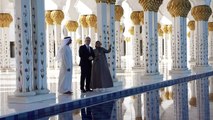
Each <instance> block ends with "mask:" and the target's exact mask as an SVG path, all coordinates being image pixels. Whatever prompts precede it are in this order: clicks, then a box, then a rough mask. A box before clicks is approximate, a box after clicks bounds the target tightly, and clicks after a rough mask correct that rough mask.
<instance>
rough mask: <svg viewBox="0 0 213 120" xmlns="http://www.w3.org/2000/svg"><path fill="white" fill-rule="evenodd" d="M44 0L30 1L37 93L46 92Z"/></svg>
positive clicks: (35, 87) (34, 75)
mask: <svg viewBox="0 0 213 120" xmlns="http://www.w3.org/2000/svg"><path fill="white" fill-rule="evenodd" d="M44 11H45V10H44V1H43V0H36V1H32V2H31V15H32V16H31V17H32V19H31V20H32V45H33V60H34V61H33V77H34V90H35V91H36V93H37V94H47V93H49V90H48V88H47V68H46V66H47V61H46V33H45V15H44V14H45V13H44Z"/></svg>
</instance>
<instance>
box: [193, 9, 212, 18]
mask: <svg viewBox="0 0 213 120" xmlns="http://www.w3.org/2000/svg"><path fill="white" fill-rule="evenodd" d="M191 11H192V16H193V17H194V19H195V20H196V21H208V19H209V17H210V15H211V14H212V9H211V8H210V7H209V6H208V5H199V6H195V7H193V8H192V10H191Z"/></svg>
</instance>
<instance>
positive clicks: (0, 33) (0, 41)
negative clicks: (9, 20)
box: [0, 26, 4, 70]
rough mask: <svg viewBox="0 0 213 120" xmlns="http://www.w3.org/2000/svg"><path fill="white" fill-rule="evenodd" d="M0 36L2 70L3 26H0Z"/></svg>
mask: <svg viewBox="0 0 213 120" xmlns="http://www.w3.org/2000/svg"><path fill="white" fill-rule="evenodd" d="M1 27H2V26H1ZM0 36H1V37H0V70H3V56H4V55H3V37H2V36H3V27H2V28H0Z"/></svg>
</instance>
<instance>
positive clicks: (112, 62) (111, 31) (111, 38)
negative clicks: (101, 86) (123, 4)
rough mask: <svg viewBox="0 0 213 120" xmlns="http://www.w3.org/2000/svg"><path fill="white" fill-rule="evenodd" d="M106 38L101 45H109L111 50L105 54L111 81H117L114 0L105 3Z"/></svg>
mask: <svg viewBox="0 0 213 120" xmlns="http://www.w3.org/2000/svg"><path fill="white" fill-rule="evenodd" d="M107 11H108V12H107V20H108V21H107V26H108V32H107V38H108V42H107V44H106V43H104V44H106V45H103V46H104V47H105V48H108V46H109V45H111V52H110V53H109V54H108V55H107V56H108V58H109V59H108V63H109V70H110V73H111V76H112V79H113V82H117V79H116V49H115V47H116V46H115V45H116V44H115V1H113V0H112V1H110V2H109V3H108V4H107Z"/></svg>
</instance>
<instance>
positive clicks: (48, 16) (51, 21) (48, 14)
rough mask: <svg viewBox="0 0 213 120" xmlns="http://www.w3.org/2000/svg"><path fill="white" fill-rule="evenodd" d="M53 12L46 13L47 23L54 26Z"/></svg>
mask: <svg viewBox="0 0 213 120" xmlns="http://www.w3.org/2000/svg"><path fill="white" fill-rule="evenodd" d="M51 12H52V11H51V10H47V11H46V12H45V21H46V23H47V24H48V25H53V20H52V18H51Z"/></svg>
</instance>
